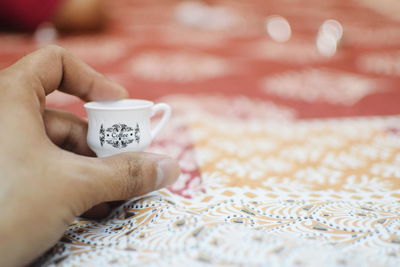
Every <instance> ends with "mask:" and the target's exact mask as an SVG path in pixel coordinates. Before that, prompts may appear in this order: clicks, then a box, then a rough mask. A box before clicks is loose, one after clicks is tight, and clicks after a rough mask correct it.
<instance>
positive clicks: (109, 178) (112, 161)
mask: <svg viewBox="0 0 400 267" xmlns="http://www.w3.org/2000/svg"><path fill="white" fill-rule="evenodd" d="M80 162H81V164H82V163H83V164H84V165H85V166H84V173H85V174H84V175H83V177H84V182H83V183H81V189H83V191H84V192H83V194H82V195H83V197H84V198H86V199H83V200H84V203H86V204H87V205H88V206H87V207H83V208H84V209H85V210H87V209H89V208H91V207H92V206H94V205H97V204H99V203H102V202H107V201H116V200H125V199H129V198H132V197H135V196H140V195H143V194H146V193H148V192H151V191H154V190H157V189H161V188H163V187H166V186H168V185H170V184H172V183H173V182H175V180H176V179H177V178H178V176H179V174H180V169H179V165H178V163H177V161H176V160H175V159H172V158H170V157H167V156H163V155H158V154H151V153H144V152H139V153H135V152H133V153H121V154H118V155H115V156H112V157H107V158H85V161H82V160H81V161H80ZM81 177H82V176H81ZM81 181H82V179H81ZM82 186H83V188H82ZM85 206H86V205H85ZM82 212H83V211H82Z"/></svg>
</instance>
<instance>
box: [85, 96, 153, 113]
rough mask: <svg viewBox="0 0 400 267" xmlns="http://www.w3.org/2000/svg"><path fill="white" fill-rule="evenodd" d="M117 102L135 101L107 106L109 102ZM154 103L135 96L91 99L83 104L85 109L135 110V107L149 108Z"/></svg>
mask: <svg viewBox="0 0 400 267" xmlns="http://www.w3.org/2000/svg"><path fill="white" fill-rule="evenodd" d="M118 102H128V103H129V102H130V103H132V102H135V104H133V103H132V104H131V106H129V104H125V106H107V104H108V105H110V104H111V103H118ZM153 105H154V102H152V101H150V100H145V99H135V98H126V99H119V100H111V101H92V102H87V103H85V104H84V105H83V106H84V108H85V109H87V110H107V111H113V110H136V109H145V108H150V107H152V106H153Z"/></svg>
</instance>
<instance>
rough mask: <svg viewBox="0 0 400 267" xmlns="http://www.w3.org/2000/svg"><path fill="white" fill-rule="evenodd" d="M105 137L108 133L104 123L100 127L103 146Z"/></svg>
mask: <svg viewBox="0 0 400 267" xmlns="http://www.w3.org/2000/svg"><path fill="white" fill-rule="evenodd" d="M105 138H106V135H105V131H104V127H103V124H102V125H101V127H100V144H101V146H103V144H104V141H105Z"/></svg>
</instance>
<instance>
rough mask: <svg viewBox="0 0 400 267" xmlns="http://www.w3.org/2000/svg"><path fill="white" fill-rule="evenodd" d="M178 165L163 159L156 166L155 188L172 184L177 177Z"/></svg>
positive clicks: (178, 172)
mask: <svg viewBox="0 0 400 267" xmlns="http://www.w3.org/2000/svg"><path fill="white" fill-rule="evenodd" d="M180 172H181V171H180V169H179V165H178V163H177V162H176V161H175V160H173V159H163V160H161V161H160V162H159V163H158V166H157V180H156V188H163V187H166V186H169V185H171V184H173V183H174V182H175V181H176V179H177V178H178V177H179V174H180Z"/></svg>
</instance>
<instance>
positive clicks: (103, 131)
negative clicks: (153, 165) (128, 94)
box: [84, 99, 171, 157]
mask: <svg viewBox="0 0 400 267" xmlns="http://www.w3.org/2000/svg"><path fill="white" fill-rule="evenodd" d="M84 107H85V109H86V112H87V115H88V123H89V128H88V133H87V142H88V145H89V147H90V149H92V150H93V151H94V152H95V153H96V155H97V156H98V157H107V156H111V155H114V154H118V153H122V152H138V151H143V150H145V149H146V147H147V146H148V145H149V144H150V143H151V142H152V141H153V139H154V138H155V137H156V136H157V134H158V133H159V132H160V130H161V129H162V128H163V127H164V125H165V124H166V122H167V121H168V119H169V118H170V116H171V108H170V106H169V105H167V104H164V103H158V104H154V103H153V102H151V101H147V100H141V99H123V100H116V101H101V102H89V103H86V104H85V105H84ZM160 111H161V112H163V115H162V118H161V120H160V121H159V122H158V124H157V125H156V126H155V127H154V128H153V129H151V123H150V119H151V117H152V116H154V115H155V114H156V113H157V112H160Z"/></svg>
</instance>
